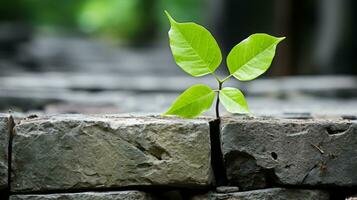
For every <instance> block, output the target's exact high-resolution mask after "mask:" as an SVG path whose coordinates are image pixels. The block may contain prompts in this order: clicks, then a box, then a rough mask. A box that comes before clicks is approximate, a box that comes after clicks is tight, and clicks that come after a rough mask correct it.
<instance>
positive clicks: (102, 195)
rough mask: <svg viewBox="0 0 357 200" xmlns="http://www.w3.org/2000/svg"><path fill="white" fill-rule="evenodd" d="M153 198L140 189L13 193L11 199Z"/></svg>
mask: <svg viewBox="0 0 357 200" xmlns="http://www.w3.org/2000/svg"><path fill="white" fill-rule="evenodd" d="M64 199H65V200H152V196H151V195H149V194H147V193H144V192H140V191H121V192H83V193H68V194H66V193H64V194H45V195H12V196H10V200H64Z"/></svg>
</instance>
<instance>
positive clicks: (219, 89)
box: [216, 81, 223, 119]
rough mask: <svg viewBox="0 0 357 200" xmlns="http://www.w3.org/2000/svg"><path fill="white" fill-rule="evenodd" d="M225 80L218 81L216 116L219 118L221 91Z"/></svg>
mask: <svg viewBox="0 0 357 200" xmlns="http://www.w3.org/2000/svg"><path fill="white" fill-rule="evenodd" d="M222 85H223V82H221V81H218V92H217V101H216V118H217V119H219V118H220V116H219V93H220V91H221V89H222Z"/></svg>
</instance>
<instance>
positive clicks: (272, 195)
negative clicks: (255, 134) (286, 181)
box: [192, 188, 329, 200]
mask: <svg viewBox="0 0 357 200" xmlns="http://www.w3.org/2000/svg"><path fill="white" fill-rule="evenodd" d="M272 199H274V200H287V199H289V200H328V199H329V195H328V193H327V192H323V191H318V190H297V189H283V188H269V189H263V190H252V191H247V192H232V193H226V194H220V193H209V194H206V195H202V196H197V197H193V198H192V200H272Z"/></svg>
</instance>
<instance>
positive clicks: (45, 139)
mask: <svg viewBox="0 0 357 200" xmlns="http://www.w3.org/2000/svg"><path fill="white" fill-rule="evenodd" d="M12 162H13V169H12V171H13V174H12V182H11V186H12V188H11V189H12V191H15V192H19V191H22V192H23V191H48V190H65V189H91V188H112V187H115V188H116V187H122V186H138V185H146V186H147V185H154V186H157V185H165V186H183V187H205V186H207V185H209V184H210V182H211V167H210V140H209V124H208V122H207V120H181V119H177V118H156V117H150V116H146V117H145V116H137V117H134V116H117V115H106V116H88V115H87V116H84V115H57V116H52V117H42V118H38V119H28V120H24V121H21V123H20V125H17V126H16V127H15V136H14V139H13V157H12Z"/></svg>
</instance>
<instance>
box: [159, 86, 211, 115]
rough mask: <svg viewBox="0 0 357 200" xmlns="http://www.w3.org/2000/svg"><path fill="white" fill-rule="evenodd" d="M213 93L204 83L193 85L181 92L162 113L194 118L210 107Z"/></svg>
mask: <svg viewBox="0 0 357 200" xmlns="http://www.w3.org/2000/svg"><path fill="white" fill-rule="evenodd" d="M214 96H215V93H214V92H213V90H212V89H211V88H210V87H208V86H205V85H201V84H198V85H194V86H192V87H190V88H188V89H187V90H186V91H185V92H183V93H182V94H181V95H180V96H179V97H178V98H177V99H176V100H175V102H174V103H173V104H172V105H171V107H170V108H169V110H168V111H167V112H166V113H165V114H164V115H177V116H180V117H184V118H194V117H197V116H199V115H200V114H202V113H203V112H204V111H206V110H208V109H210V107H211V105H212V103H213V99H214Z"/></svg>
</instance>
